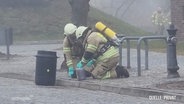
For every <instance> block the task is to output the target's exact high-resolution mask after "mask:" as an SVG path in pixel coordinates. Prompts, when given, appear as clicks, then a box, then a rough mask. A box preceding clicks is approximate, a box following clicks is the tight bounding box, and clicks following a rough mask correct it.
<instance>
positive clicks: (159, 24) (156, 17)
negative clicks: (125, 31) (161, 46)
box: [151, 7, 170, 35]
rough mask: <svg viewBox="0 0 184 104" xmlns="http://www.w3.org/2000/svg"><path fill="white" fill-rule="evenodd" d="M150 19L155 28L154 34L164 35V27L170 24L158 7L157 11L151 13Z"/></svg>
mask: <svg viewBox="0 0 184 104" xmlns="http://www.w3.org/2000/svg"><path fill="white" fill-rule="evenodd" d="M151 19H152V23H153V25H155V26H156V32H155V34H158V35H164V30H165V25H167V24H170V22H169V21H168V18H167V17H166V16H165V15H164V13H163V12H162V9H161V8H160V7H158V9H157V11H155V12H153V14H152V16H151Z"/></svg>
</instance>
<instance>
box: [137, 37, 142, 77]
mask: <svg viewBox="0 0 184 104" xmlns="http://www.w3.org/2000/svg"><path fill="white" fill-rule="evenodd" d="M141 40H142V38H140V39H139V40H138V43H137V71H138V76H141Z"/></svg>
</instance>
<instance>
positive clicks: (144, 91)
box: [56, 79, 184, 103]
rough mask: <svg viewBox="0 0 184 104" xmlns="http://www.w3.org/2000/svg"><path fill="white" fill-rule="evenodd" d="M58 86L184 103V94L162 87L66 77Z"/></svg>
mask: <svg viewBox="0 0 184 104" xmlns="http://www.w3.org/2000/svg"><path fill="white" fill-rule="evenodd" d="M56 85H57V86H70V87H78V88H84V89H88V90H99V91H105V92H112V93H117V94H121V95H129V96H136V97H144V98H148V99H150V100H167V101H173V102H181V103H184V95H183V94H178V93H173V92H172V93H171V92H168V91H166V90H160V89H148V88H135V87H129V88H126V87H118V86H112V85H105V84H103V85H100V84H96V83H91V82H82V81H71V80H66V79H61V80H57V81H56ZM150 96H151V97H160V96H161V97H162V99H158V98H156V99H152V98H150ZM166 97H175V99H170V100H169V99H167V98H166Z"/></svg>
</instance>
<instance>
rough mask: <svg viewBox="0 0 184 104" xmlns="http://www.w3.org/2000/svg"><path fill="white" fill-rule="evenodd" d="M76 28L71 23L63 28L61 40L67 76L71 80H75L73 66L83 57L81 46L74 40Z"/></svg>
mask: <svg viewBox="0 0 184 104" xmlns="http://www.w3.org/2000/svg"><path fill="white" fill-rule="evenodd" d="M76 29H77V27H76V26H75V25H73V24H71V23H69V24H67V25H66V26H65V28H64V31H65V33H64V35H65V38H64V40H63V53H64V58H65V61H64V62H66V65H67V68H68V74H69V76H70V77H72V78H76V72H75V69H76V68H75V66H76V64H77V62H79V61H80V59H81V57H82V55H83V52H84V50H83V47H82V44H81V43H79V42H78V41H77V40H76V36H75V30H76Z"/></svg>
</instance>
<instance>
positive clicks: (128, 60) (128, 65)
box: [127, 39, 131, 69]
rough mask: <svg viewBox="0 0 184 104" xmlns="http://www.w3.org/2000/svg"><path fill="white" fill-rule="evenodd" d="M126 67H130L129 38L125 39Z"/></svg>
mask: <svg viewBox="0 0 184 104" xmlns="http://www.w3.org/2000/svg"><path fill="white" fill-rule="evenodd" d="M127 68H128V69H130V68H131V67H130V40H129V39H127Z"/></svg>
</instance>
